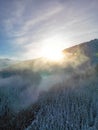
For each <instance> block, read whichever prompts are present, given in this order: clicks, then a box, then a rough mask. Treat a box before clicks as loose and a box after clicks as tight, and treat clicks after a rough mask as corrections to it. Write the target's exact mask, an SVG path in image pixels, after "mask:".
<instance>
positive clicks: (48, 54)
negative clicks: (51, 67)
mask: <svg viewBox="0 0 98 130" xmlns="http://www.w3.org/2000/svg"><path fill="white" fill-rule="evenodd" d="M42 55H43V57H45V58H47V59H48V60H51V61H60V60H62V59H63V54H62V52H61V51H59V50H57V49H53V48H45V49H44V50H43V54H42Z"/></svg>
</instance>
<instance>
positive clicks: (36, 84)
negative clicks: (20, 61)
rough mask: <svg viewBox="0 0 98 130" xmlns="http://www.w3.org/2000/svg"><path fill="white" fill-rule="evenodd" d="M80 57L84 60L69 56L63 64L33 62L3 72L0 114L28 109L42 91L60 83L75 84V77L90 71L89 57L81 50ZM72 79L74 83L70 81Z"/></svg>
mask: <svg viewBox="0 0 98 130" xmlns="http://www.w3.org/2000/svg"><path fill="white" fill-rule="evenodd" d="M79 56H80V57H81V58H80V59H78V58H79V57H76V55H75V56H73V57H72V56H71V57H70V60H68V58H66V59H64V60H65V62H63V63H62V64H59V65H57V63H56V65H53V66H52V65H48V64H44V63H40V65H39V64H38V63H39V61H37V64H36V63H35V64H34V63H33V67H34V68H32V67H31V66H30V64H29V65H28V69H27V68H26V69H25V68H23V69H21V68H18V67H17V69H15V68H13V69H5V70H2V71H0V115H3V114H4V113H5V111H6V110H7V109H9V110H10V111H13V112H19V111H21V110H22V109H25V108H27V107H28V106H30V105H31V104H33V103H34V102H36V101H37V99H38V98H39V95H40V93H41V92H43V91H48V90H49V89H50V88H52V87H53V86H55V85H56V84H59V83H62V82H63V83H66V84H70V86H73V78H80V79H82V78H81V76H80V75H81V74H82V76H83V75H84V73H85V72H86V71H87V70H86V69H85V66H86V68H88V69H89V68H90V64H89V62H88V59H89V58H88V57H86V56H85V55H83V54H81V55H80V52H79ZM67 60H68V61H67ZM51 64H52V63H51ZM35 65H36V66H35ZM40 67H41V68H40ZM31 68H32V69H31ZM81 68H82V69H81ZM35 70H36V71H35ZM92 72H93V70H92ZM79 76H80V77H79ZM68 79H70V80H69V81H70V83H68V82H67V81H68ZM80 79H79V80H80Z"/></svg>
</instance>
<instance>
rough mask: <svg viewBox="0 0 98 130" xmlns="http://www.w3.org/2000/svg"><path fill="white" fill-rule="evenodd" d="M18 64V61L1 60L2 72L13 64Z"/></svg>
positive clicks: (0, 67)
mask: <svg viewBox="0 0 98 130" xmlns="http://www.w3.org/2000/svg"><path fill="white" fill-rule="evenodd" d="M15 63H17V61H15V60H12V59H8V58H0V70H1V69H3V68H6V67H9V66H10V65H12V64H15Z"/></svg>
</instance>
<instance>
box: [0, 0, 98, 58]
mask: <svg viewBox="0 0 98 130" xmlns="http://www.w3.org/2000/svg"><path fill="white" fill-rule="evenodd" d="M88 3H89V6H88ZM96 5H97V1H96V0H94V1H91V0H90V1H89V0H87V1H78V0H76V1H74V2H73V1H72V0H69V1H68V0H54V1H52V0H50V1H48V0H42V1H40V0H29V1H27V0H21V1H19V0H17V1H13V2H12V1H10V0H9V2H7V3H6V7H10V8H6V9H5V8H4V5H3V7H2V8H3V9H2V11H3V18H2V19H1V23H2V24H3V27H4V28H3V29H4V30H5V35H6V36H7V37H9V38H10V44H11V45H12V48H14V47H15V46H16V48H17V55H16V57H17V56H18V53H19V51H18V49H19V50H20V52H21V53H19V55H24V57H25V53H29V51H31V50H28V48H29V47H28V46H29V44H32V45H30V46H32V50H33V52H34V55H36V54H35V52H36V49H37V47H36V46H39V47H40V46H41V44H40V43H41V42H42V41H43V39H46V38H48V37H49V36H51V35H52V36H55V35H57V34H59V35H62V36H63V37H64V38H65V39H67V40H65V42H68V43H69V44H70V46H72V45H73V44H75V43H79V42H83V41H85V40H88V39H91V38H95V37H97V36H98V31H97V30H96V28H97V26H98V25H97V21H98V18H97V17H96V12H97V10H98V8H97V6H96ZM86 34H87V37H86V36H85V35H86ZM7 44H9V43H7ZM26 47H27V49H26ZM39 47H38V49H39ZM34 49H35V50H34ZM26 50H27V51H28V52H26ZM26 57H27V56H26ZM33 57H34V56H33ZM33 57H32V58H33ZM21 58H22V56H21ZM28 58H29V57H28Z"/></svg>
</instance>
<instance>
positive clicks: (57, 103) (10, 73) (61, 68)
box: [0, 40, 98, 130]
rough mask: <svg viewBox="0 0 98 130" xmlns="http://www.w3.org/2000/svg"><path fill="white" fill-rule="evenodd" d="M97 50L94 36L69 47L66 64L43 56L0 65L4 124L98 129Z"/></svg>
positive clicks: (39, 129) (40, 129) (32, 129)
mask: <svg viewBox="0 0 98 130" xmlns="http://www.w3.org/2000/svg"><path fill="white" fill-rule="evenodd" d="M97 53H98V40H92V41H90V42H86V43H84V44H80V45H78V46H74V47H72V48H69V49H66V50H64V54H65V59H67V61H66V60H65V59H64V60H65V61H64V62H63V64H53V63H50V62H48V61H47V62H46V61H45V62H44V59H42V58H40V59H36V60H29V61H24V62H21V63H18V64H15V65H12V66H11V67H8V68H6V69H4V70H2V71H0V129H1V130H9V129H10V130H13V129H14V130H98V62H97V60H98V54H97ZM66 56H67V57H66Z"/></svg>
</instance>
